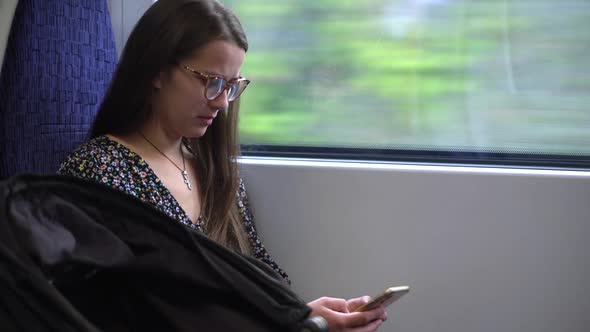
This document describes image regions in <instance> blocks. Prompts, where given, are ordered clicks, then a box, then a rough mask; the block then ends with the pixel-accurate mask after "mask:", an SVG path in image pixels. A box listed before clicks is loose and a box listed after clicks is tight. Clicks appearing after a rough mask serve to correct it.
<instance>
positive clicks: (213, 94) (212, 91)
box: [205, 78, 225, 100]
mask: <svg viewBox="0 0 590 332" xmlns="http://www.w3.org/2000/svg"><path fill="white" fill-rule="evenodd" d="M224 87H225V80H224V79H222V78H210V79H209V82H208V83H207V89H206V90H205V97H207V99H209V100H213V99H215V98H217V97H219V95H220V94H221V92H223V88H224Z"/></svg>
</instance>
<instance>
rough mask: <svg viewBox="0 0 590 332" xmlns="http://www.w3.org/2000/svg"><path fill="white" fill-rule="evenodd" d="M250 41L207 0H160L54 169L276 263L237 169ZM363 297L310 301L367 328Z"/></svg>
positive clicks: (379, 314)
mask: <svg viewBox="0 0 590 332" xmlns="http://www.w3.org/2000/svg"><path fill="white" fill-rule="evenodd" d="M247 50H248V42H247V39H246V36H245V34H244V31H243V30H242V27H241V25H240V22H239V20H238V18H237V17H236V16H235V15H234V14H233V13H232V12H231V11H230V10H228V9H227V8H226V7H224V6H223V5H221V4H220V3H219V2H217V1H215V0H192V1H191V0H160V1H157V2H156V3H155V4H154V5H152V6H151V7H150V9H149V10H148V11H147V12H146V13H145V14H144V15H143V16H142V17H141V19H140V20H139V22H138V23H137V25H136V26H135V28H134V29H133V31H132V33H131V35H130V36H129V39H128V41H127V44H126V45H125V49H124V51H123V54H122V56H121V59H120V62H119V65H118V67H117V71H116V73H115V75H114V77H113V80H112V82H111V86H110V88H109V90H108V92H107V94H106V96H105V98H104V101H103V103H102V105H101V108H100V110H99V112H98V114H97V116H96V119H95V122H94V124H93V127H92V129H91V134H90V140H89V141H88V142H86V143H85V144H83V145H81V146H80V147H79V148H78V149H77V150H76V151H74V152H73V153H72V154H71V155H70V156H69V157H68V158H67V159H66V160H65V161H64V163H63V164H62V165H61V167H60V169H59V173H61V174H69V175H73V176H76V177H80V178H85V179H88V180H91V181H96V182H101V183H104V184H106V185H108V186H110V187H113V188H116V189H118V190H121V191H123V192H125V193H127V194H129V195H133V196H136V197H138V198H139V199H141V200H142V201H144V202H146V203H147V204H151V205H153V206H154V207H156V208H157V209H159V210H161V211H163V212H165V213H166V214H168V215H169V216H170V217H172V218H174V219H176V220H177V221H178V222H181V223H184V224H187V225H189V226H190V227H192V228H194V229H195V230H196V231H201V232H204V233H205V234H206V235H207V236H209V237H210V238H212V239H214V240H215V241H217V242H219V243H221V244H223V245H224V246H226V247H228V248H231V249H233V250H235V251H238V252H240V253H243V254H246V255H253V256H255V257H257V258H259V259H261V260H262V261H264V262H265V263H267V264H268V265H270V266H271V267H272V268H273V269H274V270H276V271H277V272H278V273H279V274H280V275H281V276H282V277H283V278H284V279H285V280H286V281H288V279H287V275H286V274H285V273H284V272H283V271H282V270H281V269H280V268H279V267H278V266H277V264H276V263H275V262H274V261H273V260H272V258H271V257H270V256H269V255H268V253H267V251H266V249H265V248H264V246H263V245H262V244H261V242H260V239H259V238H258V235H257V233H256V229H255V227H254V224H253V221H252V215H251V214H250V211H249V209H248V200H247V197H246V193H245V189H244V186H243V183H242V181H241V179H240V178H239V176H238V170H237V162H236V158H237V156H238V153H239V151H238V147H239V145H238V142H237V138H236V136H237V128H236V126H237V116H238V103H237V101H238V100H237V98H238V97H239V96H240V94H241V93H242V92H244V90H245V89H246V87H247V86H248V84H249V83H250V81H249V80H248V79H246V78H244V77H242V76H241V73H240V68H241V66H242V63H243V62H244V58H245V56H246V51H247ZM367 301H368V297H366V296H365V297H361V298H356V299H352V300H348V301H346V300H344V299H336V298H327V297H323V298H320V299H318V300H315V301H312V302H310V303H309V304H308V305H309V306H310V307H311V308H312V314H311V315H318V316H322V317H324V318H325V319H326V320H327V322H328V324H329V328H330V331H374V330H376V329H377V328H378V327H379V325H380V324H381V323H382V322H383V321H384V320H385V319H386V313H385V311H384V309H383V308H377V309H374V310H371V311H367V312H362V313H351V311H352V309H353V308H355V307H357V306H359V305H360V304H363V303H365V302H367Z"/></svg>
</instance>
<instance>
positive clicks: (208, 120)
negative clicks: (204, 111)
mask: <svg viewBox="0 0 590 332" xmlns="http://www.w3.org/2000/svg"><path fill="white" fill-rule="evenodd" d="M214 118H215V117H214V116H197V119H198V120H199V123H200V124H202V125H205V126H209V125H211V124H212V123H213V119H214Z"/></svg>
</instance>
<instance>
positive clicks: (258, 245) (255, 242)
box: [237, 178, 291, 284]
mask: <svg viewBox="0 0 590 332" xmlns="http://www.w3.org/2000/svg"><path fill="white" fill-rule="evenodd" d="M237 195H238V197H237V202H238V211H239V212H240V216H241V217H242V222H243V223H244V227H245V229H246V232H247V233H248V238H249V239H250V243H251V245H252V249H253V251H254V257H256V258H258V259H260V260H261V261H263V262H264V263H266V264H268V265H269V266H270V267H271V268H272V269H273V270H275V271H276V272H277V273H278V274H280V275H281V276H282V277H283V279H285V281H286V282H287V283H288V284H291V280H289V276H288V275H287V273H286V272H285V271H283V269H281V267H279V265H278V264H277V263H276V262H275V261H274V259H273V258H272V257H271V256H270V254H269V253H268V251H267V250H266V248H265V247H264V245H263V244H262V241H261V240H260V237H259V236H258V232H257V231H256V225H255V224H254V216H253V215H252V211H251V209H250V203H249V201H248V194H247V193H246V187H245V185H244V180H243V179H242V178H240V185H239V187H238V193H237Z"/></svg>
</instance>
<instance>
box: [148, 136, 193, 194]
mask: <svg viewBox="0 0 590 332" xmlns="http://www.w3.org/2000/svg"><path fill="white" fill-rule="evenodd" d="M139 134H140V135H141V137H143V139H144V140H145V141H146V142H148V143H150V145H151V146H153V147H154V149H156V151H158V152H160V154H161V155H162V156H164V158H166V159H168V161H169V162H171V163H172V165H174V167H176V168H178V170H179V171H180V174H181V175H182V180H183V181H184V184H186V187H187V188H188V190H193V183H192V182H191V180H190V179H189V178H188V173H187V172H186V165H185V163H184V153H183V152H182V144H180V156H181V157H182V168H180V167H178V165H176V163H175V162H173V161H172V159H170V158H168V156H167V155H165V154H164V152H162V151H161V150H160V149H158V147H157V146H156V145H154V143H152V142H151V141H150V140H149V139H147V137H145V135H144V134H142V133H141V132H139Z"/></svg>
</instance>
